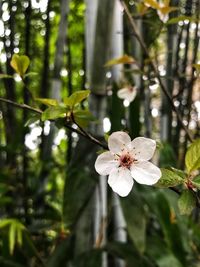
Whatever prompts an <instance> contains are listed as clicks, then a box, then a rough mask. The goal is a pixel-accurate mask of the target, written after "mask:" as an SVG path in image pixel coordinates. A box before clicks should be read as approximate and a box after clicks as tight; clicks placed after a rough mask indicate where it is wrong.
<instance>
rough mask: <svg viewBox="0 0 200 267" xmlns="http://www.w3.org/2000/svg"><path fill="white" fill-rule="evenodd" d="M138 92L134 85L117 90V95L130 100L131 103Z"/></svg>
mask: <svg viewBox="0 0 200 267" xmlns="http://www.w3.org/2000/svg"><path fill="white" fill-rule="evenodd" d="M136 94H137V91H136V87H132V86H129V87H125V88H122V89H120V90H119V91H118V92H117V96H118V97H119V98H121V99H125V100H128V101H129V103H130V102H132V101H133V100H134V99H135V97H136Z"/></svg>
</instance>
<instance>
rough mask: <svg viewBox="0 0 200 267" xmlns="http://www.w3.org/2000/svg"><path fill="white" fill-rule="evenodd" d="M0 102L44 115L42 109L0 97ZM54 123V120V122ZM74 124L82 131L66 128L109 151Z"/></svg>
mask: <svg viewBox="0 0 200 267" xmlns="http://www.w3.org/2000/svg"><path fill="white" fill-rule="evenodd" d="M0 102H4V103H7V104H9V105H12V106H15V107H17V108H21V109H26V110H30V111H32V112H36V113H38V114H42V110H40V109H37V108H33V107H31V106H29V105H26V104H18V103H16V102H14V101H11V100H9V99H5V98H1V97H0ZM52 121H53V120H52ZM73 122H74V123H75V124H76V125H77V126H78V128H79V129H80V131H79V130H77V129H75V128H73V127H72V126H71V125H69V124H65V127H66V128H68V129H70V130H71V131H73V132H76V133H77V134H79V135H82V136H83V137H85V138H87V139H88V140H90V141H91V142H92V143H94V144H96V145H99V146H101V147H102V148H103V149H108V147H107V146H106V145H104V144H103V143H101V142H100V141H99V140H98V139H96V138H95V137H94V136H92V135H91V134H89V133H87V132H86V131H85V130H84V129H83V128H82V127H81V126H80V125H78V124H77V123H76V122H75V121H74V120H73Z"/></svg>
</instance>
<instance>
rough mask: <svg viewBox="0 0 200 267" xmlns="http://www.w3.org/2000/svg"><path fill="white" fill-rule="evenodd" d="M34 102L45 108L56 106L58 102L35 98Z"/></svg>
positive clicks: (50, 99)
mask: <svg viewBox="0 0 200 267" xmlns="http://www.w3.org/2000/svg"><path fill="white" fill-rule="evenodd" d="M35 101H37V102H39V103H41V104H44V105H46V106H58V100H56V99H52V98H35Z"/></svg>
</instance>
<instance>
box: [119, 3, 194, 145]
mask: <svg viewBox="0 0 200 267" xmlns="http://www.w3.org/2000/svg"><path fill="white" fill-rule="evenodd" d="M120 2H121V4H122V6H123V8H124V11H125V13H126V15H127V18H128V20H129V22H130V24H131V26H132V29H133V31H134V33H135V37H136V38H137V40H138V42H139V43H140V45H141V47H142V49H143V51H144V53H145V55H146V56H147V58H148V59H149V63H150V66H151V67H152V69H153V71H154V74H155V76H156V78H157V79H158V81H159V84H160V87H161V89H162V91H163V93H164V94H165V96H166V97H167V99H168V101H169V103H170V105H171V107H172V109H173V110H174V112H175V113H176V115H177V118H178V120H179V122H180V124H181V126H182V128H183V129H184V131H185V133H186V135H187V137H188V139H189V140H190V142H192V141H193V138H192V136H191V134H190V132H189V131H188V128H187V127H186V126H185V124H184V123H183V120H182V117H181V115H180V113H179V110H178V109H177V107H176V106H175V105H174V102H173V99H172V98H171V95H170V94H169V92H168V91H167V89H166V87H165V86H164V84H163V82H162V80H161V77H160V74H159V72H158V69H157V67H156V65H155V64H154V62H153V60H152V59H151V57H150V55H149V52H148V49H147V47H146V45H145V43H144V41H143V39H142V37H141V36H140V33H139V32H138V30H137V26H136V24H135V21H134V19H133V17H132V16H131V13H130V11H129V9H128V7H127V5H126V4H125V2H124V1H123V0H120Z"/></svg>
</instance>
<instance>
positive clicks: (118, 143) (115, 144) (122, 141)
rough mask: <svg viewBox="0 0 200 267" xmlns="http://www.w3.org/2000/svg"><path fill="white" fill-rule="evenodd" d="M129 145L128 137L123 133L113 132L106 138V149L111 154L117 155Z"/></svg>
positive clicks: (129, 139)
mask: <svg viewBox="0 0 200 267" xmlns="http://www.w3.org/2000/svg"><path fill="white" fill-rule="evenodd" d="M130 143H131V138H130V136H129V135H128V134H127V133H125V132H120V131H119V132H114V133H112V134H111V135H110V137H109V138H108V147H109V149H110V151H111V152H113V153H119V152H121V151H122V149H124V148H125V146H127V145H128V144H130Z"/></svg>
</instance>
